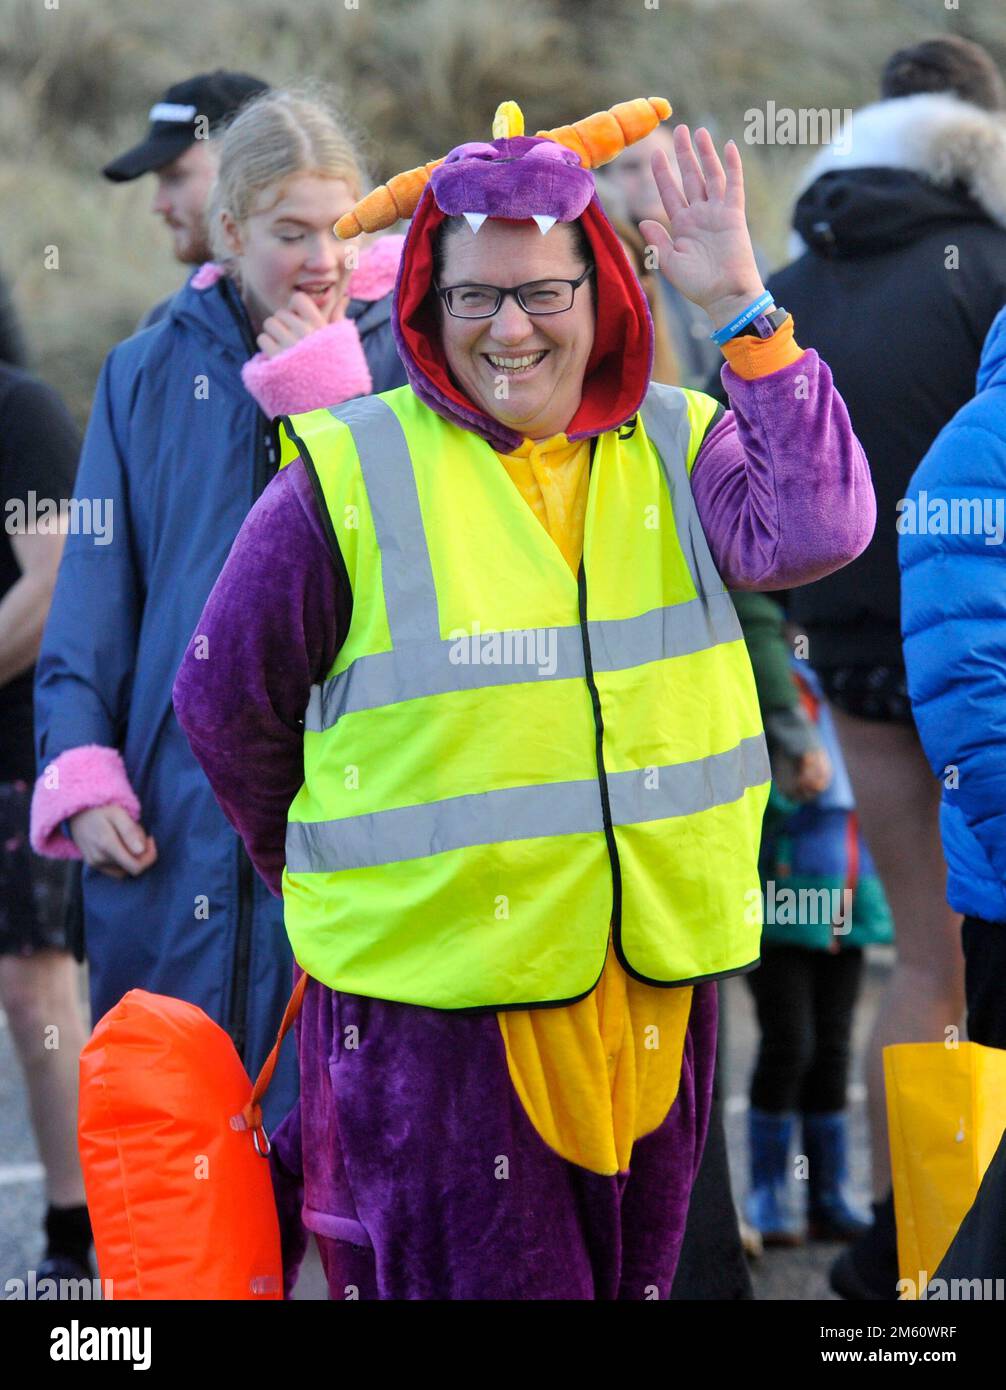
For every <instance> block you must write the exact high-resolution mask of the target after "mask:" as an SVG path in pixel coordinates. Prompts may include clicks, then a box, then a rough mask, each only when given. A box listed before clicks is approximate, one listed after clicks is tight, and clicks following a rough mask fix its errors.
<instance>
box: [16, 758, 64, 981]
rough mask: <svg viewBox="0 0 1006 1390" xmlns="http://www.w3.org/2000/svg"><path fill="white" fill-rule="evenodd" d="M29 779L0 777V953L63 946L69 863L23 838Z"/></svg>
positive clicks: (27, 953)
mask: <svg viewBox="0 0 1006 1390" xmlns="http://www.w3.org/2000/svg"><path fill="white" fill-rule="evenodd" d="M30 809H31V785H30V783H28V782H0V956H30V955H33V954H34V953H35V952H36V951H43V950H51V951H65V950H67V949H68V945H67V890H68V886H69V883H70V865H69V864H68V863H67V862H66V861H65V860H62V859H43V858H42V857H41V856H40V855H38V854H35V852H34V851H33V850H32V848H31V846H30V844H29V843H28V818H29V813H30Z"/></svg>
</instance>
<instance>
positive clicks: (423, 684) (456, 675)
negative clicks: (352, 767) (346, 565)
mask: <svg viewBox="0 0 1006 1390" xmlns="http://www.w3.org/2000/svg"><path fill="white" fill-rule="evenodd" d="M330 413H331V414H332V415H333V416H335V418H336V419H339V420H342V421H344V422H345V423H346V424H347V425H348V426H349V428H350V431H351V432H352V435H353V441H354V443H355V445H356V449H357V453H358V454H359V457H360V466H361V470H362V472H363V477H364V482H365V484H366V488H367V496H368V498H369V500H370V506H371V511H372V513H373V516H374V526H375V530H376V532H377V540H378V544H379V546H380V550H381V568H382V574H383V580H384V600H385V604H386V606H387V612H388V625H389V628H390V630H391V638H392V644H393V650H392V651H389V652H378V653H376V654H373V655H369V656H361V657H357V659H356V660H355V661H354V662H353V663H352V665H351V666H349V667H348V668H347V669H346V670H345V671H341V672H340V673H339V674H338V675H336V676H332V677H331V678H330V679H328V680H326V681H325V682H323V684H321V685H316V686H312V688H311V695H310V699H309V702H308V706H307V709H306V711H305V714H304V727H305V729H306V730H308V731H310V732H312V733H321V732H322V731H323V730H325V729H330V728H331V727H332V726H333V724H335V722H336V720H338V719H340V718H341V717H342V715H344V714H352V713H355V712H357V711H360V710H368V709H379V708H381V707H382V706H384V705H389V704H399V703H401V702H402V701H404V700H416V699H421V698H422V697H424V696H430V695H444V694H448V693H450V692H452V691H459V690H481V689H483V688H485V687H486V686H499V685H518V684H522V683H524V682H526V681H532V680H568V679H570V678H573V677H582V676H583V675H584V665H583V650H582V643H581V640H580V630H579V627H560V628H541V629H533V628H531V629H519V630H518V631H516V632H507V633H502V634H499V636H500V639H501V642H502V643H503V644H504V650H508V649H514V650H516V651H518V652H520V653H521V654H522V658H523V659H520V660H516V661H511V660H504V661H499V662H497V661H492V662H482V661H478V660H474V659H469V660H464V661H459V660H457V655H458V648H457V644H456V643H454V642H452V641H450V640H447V639H443V638H441V637H440V635H439V618H438V612H437V601H436V590H435V587H434V583H433V569H432V564H431V561H430V554H429V546H428V544H427V540H426V534H425V530H424V527H423V519H422V513H421V510H420V506H419V494H418V491H417V488H416V480H415V474H414V472H413V468H412V462H411V460H410V457H409V447H408V443H407V441H406V439H405V434H404V431H403V430H402V426H401V423H400V422H399V420H398V417H397V416H396V415H395V412H394V411H393V410H392V408H391V407H390V406H389V405H388V404H387V403H386V402H385V401H382V400H380V399H378V398H377V397H369V398H363V399H361V400H355V401H350V402H348V403H347V404H346V405H342V406H339V407H337V408H335V409H333V410H332V411H331V412H330ZM640 413H641V415H642V417H643V423H644V426H645V429H646V433H647V437H648V438H649V439H650V440H651V441H652V443H653V444H654V447H655V448H656V450H657V452H658V454H659V455H660V458H661V462H662V464H663V468H664V474H665V477H666V480H667V485H668V488H669V490H670V495H671V502H672V506H673V509H674V519H675V526H676V529H677V533H678V538H679V542H680V545H681V549H682V553H683V555H684V557H685V561H686V563H687V565H688V570H689V573H690V575H691V579H692V583H693V584H694V585H695V589H696V592H697V594H698V595H699V597H698V598H695V599H691V600H689V601H688V602H686V603H679V604H674V605H672V606H670V607H666V608H655V609H652V610H651V611H650V612H649V613H643V614H640V615H639V616H638V617H635V618H625V619H605V620H601V621H597V620H595V621H592V622H590V623H589V624H588V629H589V633H590V649H591V660H592V663H593V667H594V670H595V671H622V670H627V669H629V668H631V667H633V666H641V665H644V664H646V663H649V662H652V661H658V660H660V659H661V658H662V657H673V656H687V655H689V654H690V653H692V652H699V651H705V650H706V649H707V648H709V647H714V646H718V645H719V644H720V643H722V642H735V641H737V640H738V639H739V638H740V636H741V629H740V624H739V622H738V620H737V615H736V613H735V612H734V608H733V604H732V602H731V600H730V597H729V595H728V594H727V593H726V591H725V589H724V587H723V583H722V580H721V579H720V577H719V575H718V574H717V572H716V566H715V564H714V562H713V558H712V555H711V554H710V551H709V546H708V544H707V543H706V538H705V535H704V534H703V531H702V526H701V524H700V522H699V517H698V512H697V510H696V507H695V500H694V498H693V497H692V490H691V484H690V482H689V478H688V469H687V465H686V458H687V453H688V445H689V441H690V437H691V425H690V422H689V419H688V407H687V403H686V401H685V397H684V396H683V395H682V394H681V393H680V392H678V391H675V390H673V389H672V388H667V387H664V388H662V389H661V388H660V387H653V386H651V387H650V390H649V391H648V392H647V396H646V400H645V402H644V404H643V408H642V410H641V412H640ZM490 635H491V634H482V638H483V639H487V638H488V637H489V636H490ZM478 642H479V639H478V638H473V639H472V642H471V644H470V646H469V652H470V653H471V656H472V657H474V656H475V654H476V652H477V650H478V646H477V644H478ZM452 655H453V656H454V659H453V660H452Z"/></svg>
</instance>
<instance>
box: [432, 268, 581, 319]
mask: <svg viewBox="0 0 1006 1390" xmlns="http://www.w3.org/2000/svg"><path fill="white" fill-rule="evenodd" d="M593 269H594V267H593V266H592V265H589V266H588V267H587V269H586V270H585V271H584V272H583V274H582V275H579V276H577V278H576V279H575V280H529V281H528V282H527V284H525V285H516V286H515V287H514V288H513V289H511V290H504V289H501V288H500V286H499V285H448V286H447V288H446V289H441V288H440V287H439V286H438V285H434V287H433V288H434V289H435V290H436V292H437V294H438V296H439V297H440V298H441V299H442V300H443V301H444V303H445V304H446V306H447V312H448V313H449V314H450V316H451V318H455V319H491V318H492V316H493V314H498V313H499V310H500V306H501V305H502V303H503V301H504V299H506V298H508V297H509V296H510V295H513V297H514V299H516V301H517V303H518V304H519V305H520V307H521V308H522V309H523V310H524V312H525V314H531V315H533V316H535V317H537V316H538V315H540V314H561V313H563V312H564V311H565V310H566V309H569V308H570V307H571V306H572V303H573V296H574V294H576V292H577V290H578V289H579V288H580V286H581V285H582V284H583V282H584V280H586V278H587V276H588V275H590V274H591V272H592V271H593Z"/></svg>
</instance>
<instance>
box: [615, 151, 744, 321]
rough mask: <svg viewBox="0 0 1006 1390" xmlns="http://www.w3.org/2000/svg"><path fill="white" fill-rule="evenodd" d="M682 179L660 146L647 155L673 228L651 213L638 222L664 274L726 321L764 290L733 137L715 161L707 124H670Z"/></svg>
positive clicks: (687, 295)
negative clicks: (699, 126) (696, 127)
mask: <svg viewBox="0 0 1006 1390" xmlns="http://www.w3.org/2000/svg"><path fill="white" fill-rule="evenodd" d="M674 153H675V155H676V156H677V161H678V169H679V170H680V179H679V177H678V175H677V174H676V173H675V171H674V170H673V169H672V168H671V163H670V160H669V159H668V157H667V155H666V153H665V152H664V151H663V150H658V151H657V152H656V153H655V154H654V156H653V158H652V160H651V167H652V169H653V177H654V178H655V179H656V182H657V191H658V192H659V194H660V201H661V202H662V203H663V205H664V212H665V213H666V214H667V222H668V226H669V227H670V233H669V234H668V231H667V229H666V228H665V227H663V226H661V224H660V223H659V222H654V221H651V220H649V219H647V220H644V221H643V222H641V223H640V224H639V230H640V231H641V232H642V234H643V236H644V237H645V238H646V240H647V242H648V243H649V244H650V245H652V246H655V247H656V249H657V255H658V258H659V261H660V269H661V272H662V274H663V275H664V276H665V278H666V279H667V280H668V281H669V282H670V283H671V284H672V285H673V286H674V288H675V289H676V290H678V291H679V292H680V293H681V294H683V295H684V296H685V298H686V299H690V300H691V301H692V303H693V304H698V305H699V306H700V307H701V308H703V309H705V311H706V313H707V314H708V315H709V317H710V319H711V320H712V324H713V328H714V329H715V328H723V327H725V326H726V324H728V323H730V322H731V320H733V319H734V318H736V317H737V315H738V314H739V313H741V312H742V310H744V309H746V308H747V306H748V305H749V304H750V303H751V302H752V301H753V300H755V299H757V298H758V297H759V296H760V295H762V294H764V292H765V286H764V285H763V284H762V280H761V276H760V275H759V273H758V267H757V265H756V264H755V258H754V251H753V249H752V246H751V235H750V233H749V232H748V226H747V221H746V219H745V216H744V171H743V168H742V166H741V156H740V151H739V150H738V148H737V146H736V144H735V143H734V141H733V140H728V141H727V143H726V145H725V147H724V150H723V159H724V163H725V166H726V167H725V168H724V164H721V163H720V158H719V155H718V154H717V153H716V146H715V144H714V143H713V138H712V136H711V135H710V134H709V132H708V130H705V129H699V130H697V131H696V132H695V143H694V145H693V144H692V137H691V134H690V133H689V130H688V127H687V126H686V125H679V126H676V127H675V129H674Z"/></svg>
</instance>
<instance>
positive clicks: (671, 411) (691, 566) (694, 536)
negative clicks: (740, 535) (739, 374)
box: [639, 383, 741, 641]
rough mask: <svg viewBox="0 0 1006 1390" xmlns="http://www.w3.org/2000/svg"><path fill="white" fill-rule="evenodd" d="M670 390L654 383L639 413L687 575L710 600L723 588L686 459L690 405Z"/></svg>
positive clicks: (689, 438)
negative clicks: (658, 466) (670, 510)
mask: <svg viewBox="0 0 1006 1390" xmlns="http://www.w3.org/2000/svg"><path fill="white" fill-rule="evenodd" d="M671 389H672V388H669V387H666V386H660V385H657V384H655V383H654V384H651V386H650V389H649V390H648V391H647V393H646V399H645V400H644V401H643V405H642V408H641V410H640V412H639V413H640V415H641V416H642V417H643V425H644V426H645V428H646V437H647V439H649V440H650V442H651V443H652V444H653V446H654V448H655V449H656V451H657V453H658V454H659V456H660V462H661V463H662V464H663V467H664V475H665V477H666V478H667V486H668V487H669V489H670V492H671V503H672V505H673V507H674V524H675V526H676V527H677V531H678V543H679V545H680V546H681V549H682V552H683V554H684V557H685V561H686V563H687V565H688V573H689V574H690V575H691V577H692V583H693V584H694V585H695V591H696V593H697V594H699V595H700V596H703V595H704V596H706V597H710V596H711V595H713V594H722V593H723V592H724V585H723V580H722V579H721V578H720V576H719V571H718V570H717V568H716V564H715V561H714V560H713V557H712V553H711V551H710V549H709V542H708V541H707V540H706V533H705V532H704V531H703V529H702V524H701V522H700V521H699V512H698V508H697V507H696V505H695V498H694V496H693V494H692V484H691V480H690V479H689V476H688V465H687V463H686V459H687V457H688V445H689V442H690V440H691V424H690V422H689V419H688V405H687V402H686V400H685V397H684V396H683V395H681V394H679V393H678V392H676V391H675V392H673V394H671ZM736 627H737V633H736V635H737V636H738V637H740V636H741V629H740V622H739V621H737V623H736ZM726 640H728V641H729V640H730V639H729V638H728V639H726Z"/></svg>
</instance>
